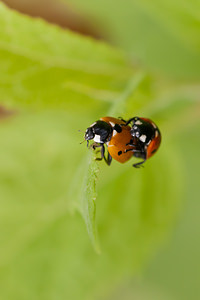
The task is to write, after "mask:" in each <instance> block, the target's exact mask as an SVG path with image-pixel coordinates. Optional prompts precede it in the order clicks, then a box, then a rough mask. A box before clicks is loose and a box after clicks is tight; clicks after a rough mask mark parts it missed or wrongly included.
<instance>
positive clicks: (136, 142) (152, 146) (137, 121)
mask: <svg viewBox="0 0 200 300" xmlns="http://www.w3.org/2000/svg"><path fill="white" fill-rule="evenodd" d="M130 123H131V130H130V133H131V136H132V140H131V141H130V143H128V144H127V145H128V146H132V147H135V148H134V151H132V150H129V149H126V150H125V152H127V151H128V152H129V151H130V152H133V156H135V157H139V158H142V159H143V161H141V162H139V163H136V164H134V165H133V166H134V167H136V168H138V167H140V166H141V165H142V164H143V163H144V162H145V161H146V160H147V159H149V158H150V157H151V156H152V155H154V153H155V152H156V151H157V150H158V148H159V146H160V143H161V133H160V130H159V129H158V127H157V125H156V124H155V123H154V122H153V121H152V120H150V119H146V118H139V117H133V118H131V119H129V120H128V121H127V122H126V124H125V126H127V125H129V124H130ZM136 150H137V151H136Z"/></svg>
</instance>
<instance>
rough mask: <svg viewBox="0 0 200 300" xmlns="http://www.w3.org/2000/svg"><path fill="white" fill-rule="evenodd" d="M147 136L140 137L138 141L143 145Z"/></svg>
mask: <svg viewBox="0 0 200 300" xmlns="http://www.w3.org/2000/svg"><path fill="white" fill-rule="evenodd" d="M146 138H147V136H146V135H145V134H143V135H141V136H140V138H139V139H140V141H142V142H143V143H145V141H146Z"/></svg>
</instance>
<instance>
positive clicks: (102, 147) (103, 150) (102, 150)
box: [95, 144, 105, 160]
mask: <svg viewBox="0 0 200 300" xmlns="http://www.w3.org/2000/svg"><path fill="white" fill-rule="evenodd" d="M96 147H101V157H96V158H95V160H102V159H103V158H105V157H104V153H105V148H104V145H103V144H101V145H99V146H96Z"/></svg>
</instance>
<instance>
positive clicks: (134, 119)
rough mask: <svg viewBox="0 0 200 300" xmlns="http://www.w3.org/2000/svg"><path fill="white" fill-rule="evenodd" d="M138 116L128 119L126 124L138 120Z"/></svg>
mask: <svg viewBox="0 0 200 300" xmlns="http://www.w3.org/2000/svg"><path fill="white" fill-rule="evenodd" d="M137 120H138V117H133V118H131V119H129V120H128V121H126V125H128V124H130V123H131V122H132V121H137Z"/></svg>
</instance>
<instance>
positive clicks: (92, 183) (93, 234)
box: [79, 155, 100, 253]
mask: <svg viewBox="0 0 200 300" xmlns="http://www.w3.org/2000/svg"><path fill="white" fill-rule="evenodd" d="M86 162H87V169H86V172H85V179H84V180H83V186H82V193H81V198H80V204H79V209H80V211H81V214H82V216H83V218H84V220H85V223H86V226H87V231H88V234H89V236H90V239H91V241H92V243H93V245H94V248H95V250H96V252H97V253H100V248H99V244H98V238H97V229H96V198H97V192H96V184H97V176H98V172H99V166H98V164H97V162H96V161H95V158H94V155H90V158H89V160H88V161H87V160H86Z"/></svg>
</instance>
